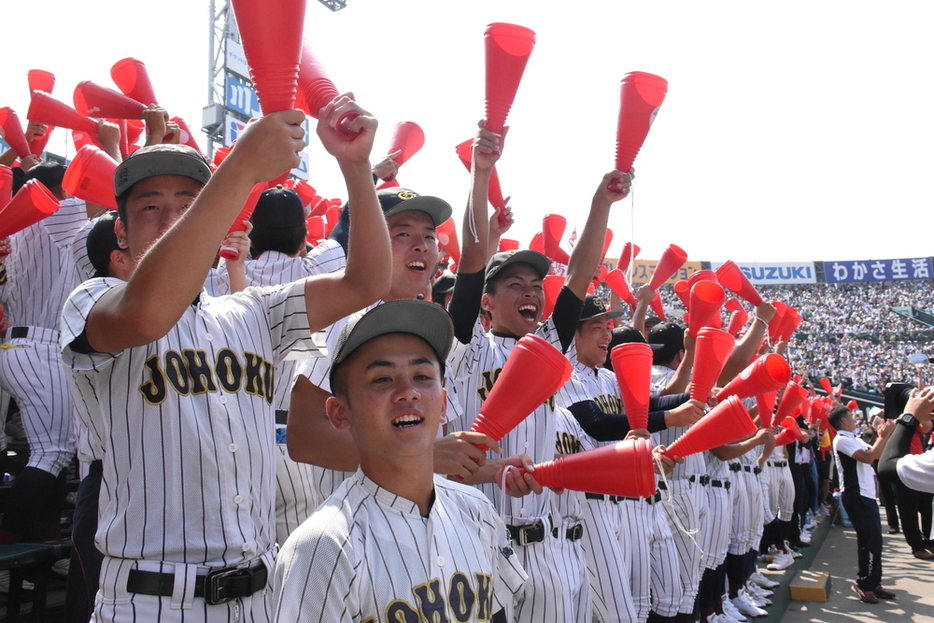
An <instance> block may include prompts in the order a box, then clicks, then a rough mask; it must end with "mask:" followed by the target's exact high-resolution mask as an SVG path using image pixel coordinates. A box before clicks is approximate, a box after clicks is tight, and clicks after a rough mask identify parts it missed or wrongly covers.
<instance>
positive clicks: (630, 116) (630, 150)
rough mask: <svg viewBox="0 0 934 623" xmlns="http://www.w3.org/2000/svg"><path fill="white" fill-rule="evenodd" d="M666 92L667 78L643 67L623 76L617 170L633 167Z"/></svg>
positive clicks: (617, 128) (628, 170) (617, 143)
mask: <svg viewBox="0 0 934 623" xmlns="http://www.w3.org/2000/svg"><path fill="white" fill-rule="evenodd" d="M667 92H668V82H667V81H666V80H665V79H664V78H661V77H659V76H655V75H653V74H647V73H645V72H641V71H633V72H630V73H628V74H626V75H625V76H623V79H622V81H621V82H620V88H619V119H618V120H617V124H616V170H617V171H622V172H623V173H629V172H630V171H632V163H633V162H634V161H635V159H636V155H637V154H638V153H639V150H640V149H641V148H642V144H643V143H644V142H645V137H646V136H648V134H649V128H650V127H651V126H652V122H653V121H654V120H655V115H657V114H658V108H659V106H661V105H662V102H663V101H665V94H666V93H667Z"/></svg>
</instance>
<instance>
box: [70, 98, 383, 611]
mask: <svg viewBox="0 0 934 623" xmlns="http://www.w3.org/2000/svg"><path fill="white" fill-rule="evenodd" d="M348 112H357V113H359V114H360V116H358V117H356V118H355V119H354V121H353V124H354V127H353V129H354V130H356V131H359V133H358V134H357V135H356V137H355V138H354V139H353V140H351V141H345V140H343V139H341V138H340V136H339V134H338V132H337V130H336V126H337V122H338V119H340V117H341V116H342V115H344V114H346V113H348ZM304 119H305V116H304V114H303V113H302V111H300V110H292V111H284V112H277V113H273V114H270V115H267V116H265V117H263V118H261V119H259V120H257V121H255V122H252V123H251V124H250V125H248V127H247V128H246V130H245V131H244V132H243V134H241V136H240V138H239V140H238V141H237V145H236V147H235V148H234V149H233V150H232V151H231V153H230V155H229V156H228V157H227V159H226V160H224V162H223V163H222V164H221V165H220V166H219V167H218V169H217V172H216V173H215V174H214V176H213V177H212V176H211V171H210V168H209V166H208V163H207V162H206V161H205V159H204V157H203V156H202V155H201V154H199V153H198V152H196V151H195V150H193V149H191V148H189V147H185V146H179V145H153V146H151V147H144V148H142V149H140V150H138V151H136V152H134V153H133V154H132V155H131V156H129V157H128V158H127V159H126V160H124V162H123V163H121V165H120V166H119V167H118V168H117V171H116V174H115V179H114V184H115V189H116V192H117V196H118V206H119V207H120V211H119V212H120V218H119V220H118V221H117V227H116V234H117V238H118V244H120V246H121V247H126V248H127V249H128V251H129V253H130V254H131V255H132V256H133V259H134V261H135V269H134V271H133V272H132V274H131V275H130V276H129V278H128V279H127V280H126V281H122V280H119V279H110V278H102V279H92V280H90V281H87V282H85V283H84V284H83V285H82V286H81V287H79V288H78V289H77V290H75V291H74V292H73V293H72V294H71V296H70V297H69V299H68V301H67V302H66V304H65V309H64V311H63V320H62V351H63V358H64V360H65V363H66V365H67V366H69V367H71V368H72V375H73V379H74V381H75V384H76V386H77V388H78V392H79V393H80V396H81V397H82V399H83V400H85V401H87V402H88V403H90V404H94V403H99V405H100V412H101V422H100V427H101V428H102V430H100V431H98V433H99V435H98V436H99V438H100V439H102V441H103V444H104V447H103V448H102V452H103V462H104V464H103V485H102V488H101V500H100V515H99V525H98V531H97V539H96V543H97V547H98V548H99V549H100V550H101V552H102V553H103V554H104V561H103V566H102V569H101V574H100V590H99V592H98V594H97V601H96V610H95V620H99V621H132V620H146V621H151V620H163V621H181V620H184V621H221V620H223V621H228V620H238V619H246V620H252V621H267V620H271V592H272V591H271V590H270V585H269V578H270V577H271V571H272V564H273V559H274V556H275V521H274V514H273V511H274V495H275V493H274V492H275V464H274V452H275V448H274V441H275V440H274V437H273V435H272V434H271V428H272V426H273V421H274V418H273V408H272V402H273V391H274V387H273V370H274V366H275V364H276V363H277V362H279V361H281V360H282V359H283V357H284V356H285V355H286V353H287V352H288V351H289V350H290V349H291V348H292V347H293V345H295V344H296V343H298V342H299V341H300V340H302V339H306V338H308V337H310V332H311V331H314V330H316V329H318V328H323V327H324V326H326V325H328V324H330V323H332V322H334V321H335V320H336V319H338V318H341V317H343V316H346V315H347V314H349V313H352V312H353V311H354V310H357V309H361V308H363V307H365V306H366V305H368V304H370V303H371V302H372V301H374V300H376V299H378V298H379V297H380V296H382V295H383V293H384V292H383V286H384V284H385V283H387V281H388V279H389V271H388V269H384V268H383V267H384V266H386V260H387V258H388V257H389V240H388V235H387V232H386V226H385V221H384V219H383V217H382V214H381V212H380V210H379V204H378V202H377V201H376V195H375V192H374V190H373V187H372V183H371V178H370V164H369V154H370V150H371V148H372V144H373V135H374V133H375V130H376V120H375V119H374V118H373V117H372V116H370V115H369V114H368V113H366V111H363V110H362V109H360V108H359V107H358V106H357V105H356V103H355V102H354V101H353V100H352V98H350V97H348V96H341V97H339V98H337V99H335V100H334V101H333V102H331V103H330V104H328V105H327V106H326V107H325V108H323V109H322V110H321V112H320V116H319V120H318V127H317V132H318V136H319V138H320V139H321V141H322V143H323V144H324V146H325V148H326V149H327V151H328V152H330V153H331V154H332V155H333V156H334V157H335V158H336V160H337V162H338V164H339V166H340V168H341V172H342V173H343V176H344V179H345V181H346V183H347V190H348V194H349V196H350V198H351V201H353V202H354V227H353V228H352V230H351V233H350V238H351V243H352V244H351V246H352V248H353V252H352V253H351V254H350V256H349V257H348V258H347V268H346V271H345V272H343V273H342V274H337V275H323V276H318V277H316V278H310V279H306V280H304V281H297V282H294V283H290V284H285V285H282V286H278V287H272V288H248V289H247V290H245V291H243V292H241V293H238V294H236V295H233V296H227V297H219V298H212V297H208V296H203V295H202V288H203V284H204V281H205V277H206V276H207V274H208V271H209V269H210V268H211V264H212V262H213V261H214V257H215V254H216V252H217V248H218V247H219V246H220V244H221V242H222V240H223V239H224V237H225V233H226V231H227V229H228V227H229V226H230V223H231V222H232V221H233V220H234V218H235V216H236V214H237V213H238V212H239V210H240V207H241V206H242V205H243V203H244V201H245V200H246V198H247V196H248V195H249V192H250V190H251V189H252V188H253V186H254V185H255V184H257V183H263V182H266V181H268V180H271V179H274V178H276V177H278V176H279V175H281V174H282V173H284V172H286V171H288V170H290V169H291V168H293V167H295V166H296V165H297V164H298V162H299V158H298V152H299V151H300V150H302V149H303V148H304V141H303V140H302V137H303V134H304V131H303V130H302V128H301V123H302V122H303V121H304ZM209 179H210V181H208V180H209Z"/></svg>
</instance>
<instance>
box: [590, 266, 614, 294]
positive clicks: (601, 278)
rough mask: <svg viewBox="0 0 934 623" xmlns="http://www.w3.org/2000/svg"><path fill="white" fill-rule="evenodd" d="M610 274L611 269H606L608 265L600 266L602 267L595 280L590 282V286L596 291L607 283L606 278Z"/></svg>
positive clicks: (595, 275)
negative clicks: (599, 286)
mask: <svg viewBox="0 0 934 623" xmlns="http://www.w3.org/2000/svg"><path fill="white" fill-rule="evenodd" d="M609 274H610V269H609V268H607V267H606V264H600V267H599V268H597V272H596V274H594V278H593V279H591V280H590V285H591V286H593V287H594V289H596V287H597V286H598V285H600V284H601V283H603V282H604V281H606V276H607V275H609Z"/></svg>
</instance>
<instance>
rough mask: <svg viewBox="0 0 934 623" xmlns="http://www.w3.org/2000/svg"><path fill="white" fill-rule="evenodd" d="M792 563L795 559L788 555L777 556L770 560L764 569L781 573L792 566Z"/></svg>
mask: <svg viewBox="0 0 934 623" xmlns="http://www.w3.org/2000/svg"><path fill="white" fill-rule="evenodd" d="M794 562H795V559H794V558H792V557H791V555H790V554H778V555H776V556H775V557H774V558H773V559H772V562H770V563H769V565H768V566H767V567H766V569H768V570H769V571H781V570H782V569H787V568H788V567H790V566H791V565H793V564H794Z"/></svg>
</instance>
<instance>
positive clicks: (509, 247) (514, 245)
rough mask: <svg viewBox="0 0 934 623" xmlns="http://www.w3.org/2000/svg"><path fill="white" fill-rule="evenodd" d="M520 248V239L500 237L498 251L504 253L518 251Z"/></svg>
mask: <svg viewBox="0 0 934 623" xmlns="http://www.w3.org/2000/svg"><path fill="white" fill-rule="evenodd" d="M518 250H519V241H518V240H513V239H512V238H500V239H499V248H498V249H497V252H499V253H503V252H504V251H518Z"/></svg>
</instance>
